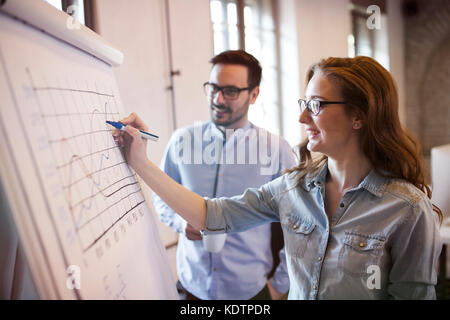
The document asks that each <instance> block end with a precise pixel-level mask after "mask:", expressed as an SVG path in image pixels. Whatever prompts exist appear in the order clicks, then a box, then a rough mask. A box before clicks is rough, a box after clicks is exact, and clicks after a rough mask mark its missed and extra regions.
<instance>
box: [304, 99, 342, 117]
mask: <svg viewBox="0 0 450 320" xmlns="http://www.w3.org/2000/svg"><path fill="white" fill-rule="evenodd" d="M344 103H345V102H343V101H320V100H304V99H298V105H299V106H300V113H303V111H305V109H308V111H309V113H311V114H312V115H314V116H317V115H318V114H319V113H320V111H321V110H322V108H323V107H324V105H326V104H344Z"/></svg>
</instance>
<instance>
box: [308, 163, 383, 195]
mask: <svg viewBox="0 0 450 320" xmlns="http://www.w3.org/2000/svg"><path fill="white" fill-rule="evenodd" d="M327 173H328V162H326V163H325V165H324V166H323V167H322V169H320V171H319V172H318V173H317V174H316V175H307V176H306V179H305V182H306V186H307V187H308V190H311V189H312V188H313V187H316V186H321V185H325V183H326V179H327ZM387 182H388V179H387V178H386V177H383V176H381V175H380V174H379V173H377V172H376V171H375V170H374V169H372V170H371V171H370V172H369V174H368V175H367V176H366V177H365V178H364V179H363V181H361V183H360V184H359V185H358V186H357V187H356V188H354V189H353V190H358V189H366V190H367V191H369V192H370V193H372V194H373V195H374V196H376V197H381V196H383V194H384V191H385V189H386V185H387Z"/></svg>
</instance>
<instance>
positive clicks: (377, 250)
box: [338, 232, 385, 277]
mask: <svg viewBox="0 0 450 320" xmlns="http://www.w3.org/2000/svg"><path fill="white" fill-rule="evenodd" d="M384 245H385V238H384V237H382V236H378V235H365V234H359V233H353V232H346V233H345V237H344V241H343V246H342V249H341V251H340V254H339V262H338V263H339V269H341V270H343V271H344V273H346V274H348V275H351V276H356V277H361V276H363V275H368V274H369V273H370V271H368V270H370V269H368V268H369V267H370V266H377V267H381V266H380V259H381V256H382V254H383V251H384Z"/></svg>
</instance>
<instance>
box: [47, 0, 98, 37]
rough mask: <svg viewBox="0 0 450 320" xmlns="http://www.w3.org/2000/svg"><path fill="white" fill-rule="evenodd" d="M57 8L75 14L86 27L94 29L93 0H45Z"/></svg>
mask: <svg viewBox="0 0 450 320" xmlns="http://www.w3.org/2000/svg"><path fill="white" fill-rule="evenodd" d="M45 1H46V2H47V3H49V4H51V5H52V6H54V7H55V8H56V9H58V10H61V11H64V12H66V13H67V14H69V15H71V16H73V17H74V18H75V19H76V20H77V21H78V22H80V23H82V24H84V25H85V26H86V27H88V28H91V29H92V30H95V29H94V23H93V12H94V11H93V10H94V9H93V1H92V0H45Z"/></svg>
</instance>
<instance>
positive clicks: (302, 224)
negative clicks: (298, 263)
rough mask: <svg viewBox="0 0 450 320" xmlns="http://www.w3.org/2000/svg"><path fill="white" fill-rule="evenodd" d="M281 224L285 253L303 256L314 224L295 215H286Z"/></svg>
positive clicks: (298, 256)
mask: <svg viewBox="0 0 450 320" xmlns="http://www.w3.org/2000/svg"><path fill="white" fill-rule="evenodd" d="M281 226H282V228H283V235H284V245H285V248H286V253H287V254H288V255H290V256H291V257H293V258H301V257H303V255H304V253H305V250H306V247H307V245H308V242H309V241H310V238H311V233H312V232H313V230H314V228H315V224H314V223H313V222H312V221H308V220H306V219H303V218H301V217H298V216H295V215H287V216H285V217H284V218H283V219H282V221H281Z"/></svg>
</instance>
